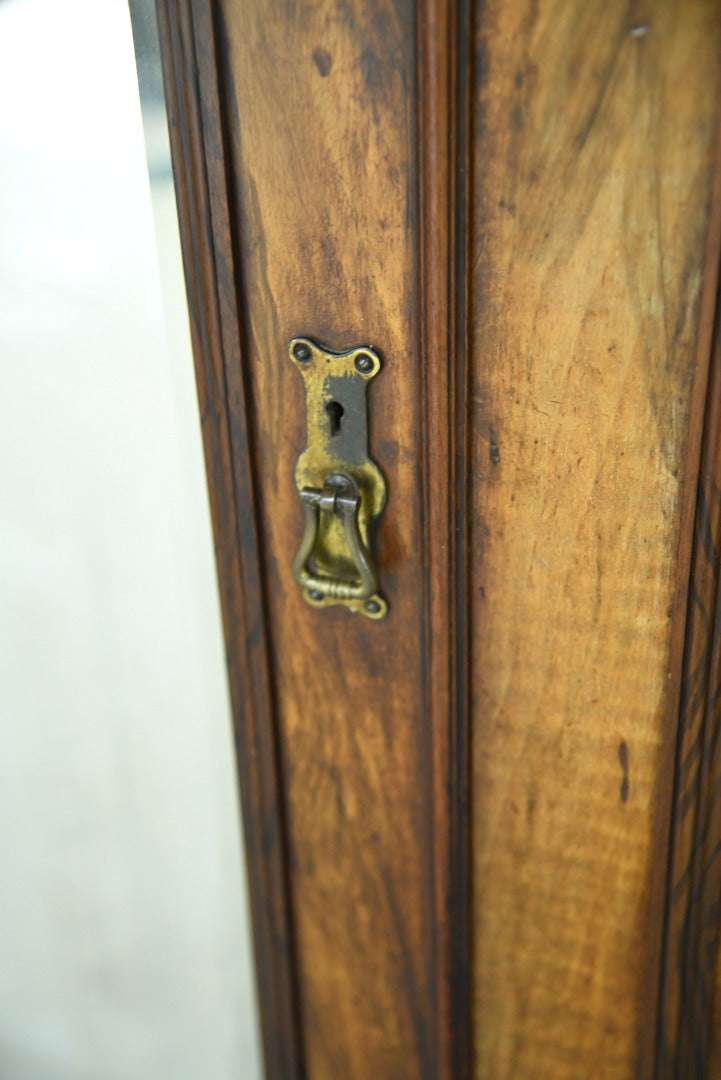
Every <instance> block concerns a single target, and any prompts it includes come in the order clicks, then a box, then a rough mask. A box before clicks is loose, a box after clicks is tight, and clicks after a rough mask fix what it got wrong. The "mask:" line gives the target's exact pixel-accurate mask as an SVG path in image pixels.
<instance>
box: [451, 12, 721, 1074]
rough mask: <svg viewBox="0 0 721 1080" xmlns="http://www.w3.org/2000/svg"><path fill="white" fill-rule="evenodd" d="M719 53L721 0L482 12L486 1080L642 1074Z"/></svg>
mask: <svg viewBox="0 0 721 1080" xmlns="http://www.w3.org/2000/svg"><path fill="white" fill-rule="evenodd" d="M720 45H721V10H720V9H719V7H718V5H715V4H707V3H700V2H677V3H674V2H663V3H659V4H654V5H653V6H652V7H649V8H642V7H641V6H640V5H633V4H631V5H629V4H626V3H615V2H611V3H609V2H607V0H605V2H602V3H601V2H589V3H584V4H570V5H569V4H567V3H561V2H549V3H545V4H534V3H530V2H529V3H512V4H506V3H502V2H501V0H491V2H489V3H486V4H484V5H483V6H482V7H479V9H478V12H477V19H476V35H475V52H476V58H477V82H476V93H475V100H474V109H475V127H474V161H475V175H474V187H473V191H474V218H473V221H474V253H473V294H474V320H473V336H472V341H473V348H472V365H473V386H474V404H473V419H472V430H473V450H472V461H473V470H472V475H473V491H472V506H473V525H472V540H473V612H472V625H473V638H472V641H473V649H472V657H473V682H472V688H473V690H472V692H473V714H472V716H473V719H472V757H473V795H472V804H473V890H474V891H473V912H474V934H475V936H474V950H473V955H474V1033H475V1074H476V1076H477V1077H478V1080H491V1078H492V1080H506V1078H508V1080H510V1078H513V1080H525V1078H531V1077H533V1078H537V1077H539V1076H540V1077H543V1078H544V1080H561V1078H564V1080H565V1078H567V1080H577V1078H578V1077H579V1076H580V1075H584V1076H585V1075H588V1076H590V1075H592V1076H593V1077H594V1078H595V1080H624V1078H631V1077H634V1078H642V1077H648V1076H650V1075H652V1073H653V1070H654V1056H655V1055H654V1040H655V1026H656V1016H657V1012H656V1002H657V999H658V988H659V973H660V948H661V940H662V922H663V909H664V904H663V898H664V894H665V886H664V875H665V872H666V852H667V839H668V829H669V815H670V801H671V793H672V787H673V783H672V775H673V755H674V750H675V737H676V726H677V717H678V685H679V683H680V675H681V650H682V643H683V632H684V625H685V595H686V590H687V582H688V569H689V557H690V546H691V538H692V523H693V506H694V501H695V491H696V476H697V470H698V458H699V445H700V434H701V426H702V416H703V397H704V393H705V385H706V370H707V365H708V356H709V347H710V343H709V338H710V327H711V323H712V312H713V293H714V290H715V277H716V270H717V259H718V222H717V220H716V217H715V215H712V213H711V207H712V205H713V198H712V195H713V191H714V177H715V175H716V173H717V151H716V147H717V143H716V130H717V124H718V116H719V100H720V98H719V89H721V87H720V86H719V82H720V77H721V65H719V62H718V57H719V46H720ZM709 260H711V261H709Z"/></svg>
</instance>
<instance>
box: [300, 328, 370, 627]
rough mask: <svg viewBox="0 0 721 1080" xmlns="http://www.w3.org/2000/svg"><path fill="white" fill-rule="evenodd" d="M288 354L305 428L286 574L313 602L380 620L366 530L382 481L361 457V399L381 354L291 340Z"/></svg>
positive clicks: (364, 418)
mask: <svg viewBox="0 0 721 1080" xmlns="http://www.w3.org/2000/svg"><path fill="white" fill-rule="evenodd" d="M289 353H290V358H291V360H292V361H293V363H294V364H295V366H296V367H297V368H298V370H299V371H300V372H301V374H302V375H303V381H304V383H305V394H306V415H307V428H308V438H307V446H306V448H305V450H304V451H303V453H302V454H301V455H300V457H299V458H298V461H297V463H296V467H295V484H296V488H297V490H298V494H299V496H300V499H301V502H302V503H303V505H304V507H305V514H306V524H305V532H304V534H303V539H302V540H301V543H300V547H299V548H298V552H297V554H296V556H295V559H294V560H293V576H294V577H295V580H296V581H297V582H298V584H299V585H300V586H301V587H302V589H303V595H304V596H305V599H306V601H307V602H308V603H309V604H310V605H311V606H312V607H328V606H330V605H332V604H344V605H345V606H346V607H348V608H350V609H351V610H352V611H360V612H362V613H363V614H364V615H367V616H368V618H370V619H382V618H383V617H384V616H385V615H386V614H387V612H388V605H387V603H386V601H385V600H384V599H383V597H382V596H381V595H380V594H379V592H378V579H377V574H376V571H375V569H374V567H373V563H372V559H371V555H370V534H371V526H372V522H373V519H374V518H376V517H377V515H378V514H379V513H380V512H381V510H382V509H383V506H384V504H385V497H386V486H385V481H384V479H383V474H382V473H381V471H380V469H379V468H378V466H377V465H376V463H375V461H373V460H372V458H370V457H369V456H368V407H367V399H366V383H367V382H369V380H370V379H372V378H373V377H374V375H376V374H377V373H378V371H380V366H381V363H380V359H379V357H378V355H377V353H376V352H375V351H374V350H373V349H370V348H357V349H351V350H350V352H347V353H333V352H329V351H328V350H327V349H323V348H322V347H321V346H319V345H316V344H315V343H314V342H313V341H310V340H309V339H308V338H294V339H293V340H292V341H291V343H290V348H289Z"/></svg>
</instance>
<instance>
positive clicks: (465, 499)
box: [159, 0, 721, 1080]
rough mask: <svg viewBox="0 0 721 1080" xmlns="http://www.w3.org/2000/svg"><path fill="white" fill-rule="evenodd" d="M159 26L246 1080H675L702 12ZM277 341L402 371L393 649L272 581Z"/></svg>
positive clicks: (716, 78)
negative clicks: (200, 432)
mask: <svg viewBox="0 0 721 1080" xmlns="http://www.w3.org/2000/svg"><path fill="white" fill-rule="evenodd" d="M159 12H160V15H161V37H162V41H163V48H164V53H165V68H166V72H165V74H166V85H167V87H168V91H169V98H170V115H171V131H172V136H173V147H174V156H175V161H176V169H177V181H178V191H179V195H180V202H181V228H182V234H183V243H184V250H185V257H186V274H187V277H188V287H189V296H190V306H191V319H192V324H193V334H194V342H195V352H196V363H197V372H198V383H199V394H200V401H201V411H202V417H203V428H204V436H205V442H206V455H207V461H208V476H209V486H210V489H211V501H212V505H213V513H214V522H215V530H216V541H217V549H218V567H219V579H220V583H221V595H222V599H223V610H224V618H225V629H226V640H227V647H228V658H229V668H230V674H231V690H232V696H233V703H234V715H235V720H236V731H237V747H238V762H239V769H240V775H241V786H242V791H243V816H244V822H245V828H246V835H247V837H248V845H247V846H248V856H249V863H250V878H251V885H252V899H253V911H254V923H255V938H256V950H257V961H258V970H259V990H260V999H261V1010H262V1015H263V1024H264V1043H265V1053H266V1063H267V1071H268V1078H269V1080H281V1078H282V1080H286V1078H290V1080H293V1078H294V1077H296V1078H300V1077H306V1076H307V1077H309V1078H310V1080H326V1078H331V1077H332V1078H333V1080H336V1078H337V1077H341V1076H342V1077H344V1078H349V1080H366V1078H370V1077H372V1078H373V1080H386V1078H387V1080H397V1078H400V1077H402V1078H404V1080H406V1078H408V1080H411V1078H425V1080H436V1078H442V1080H467V1078H468V1077H470V1076H471V1075H472V1076H473V1077H474V1078H475V1080H506V1078H508V1080H510V1078H513V1080H524V1078H526V1077H533V1078H534V1080H535V1078H537V1077H542V1078H543V1080H566V1078H568V1080H577V1078H578V1077H579V1076H580V1075H587V1074H588V1075H593V1076H594V1077H595V1078H596V1080H625V1078H632V1077H633V1078H635V1080H646V1078H650V1077H651V1076H653V1075H657V1076H658V1077H659V1080H667V1078H670V1077H674V1080H676V1078H681V1077H684V1080H685V1077H686V1075H687V1072H685V1071H684V1070H685V1069H687V1065H686V1064H685V1063H687V1062H689V1061H691V1059H692V1058H693V1056H694V1054H695V1047H696V1046H697V1045H698V1044H699V1036H698V1034H697V1033H698V1031H700V1030H701V1029H703V1031H704V1032H707V1031H708V1029H709V1025H711V1026H713V1020H712V1014H711V997H710V992H709V993H707V992H706V990H707V989H708V985H709V983H710V972H711V969H712V967H713V955H712V951H710V952H708V953H705V954H704V956H703V964H705V965H706V966H705V974H704V979H705V982H704V983H703V985H702V984H701V983H696V982H694V977H695V973H696V971H697V970H698V968H699V965H701V964H702V958H701V957H702V952H703V948H702V946H705V945H706V944H708V943H712V945H715V940H716V939H715V931H714V930H713V928H711V929H710V930H709V929H708V927H709V925H710V924H709V920H712V918H713V915H714V911H715V909H714V906H713V905H714V897H715V896H716V892H717V883H716V877H715V874H716V870H715V869H714V867H715V863H714V864H711V863H709V862H708V858H707V849H706V847H704V846H703V845H704V844H706V843H707V840H706V839H704V838H706V837H707V836H709V837H710V836H711V835H712V834H713V835H715V830H716V828H717V823H716V821H715V813H716V810H715V796H714V792H715V786H714V785H715V780H714V777H715V771H714V770H715V769H716V764H715V756H714V755H715V754H716V742H715V739H716V734H717V720H718V717H717V712H715V711H714V709H715V705H714V704H713V702H714V699H713V695H712V694H711V692H710V691H709V693H707V695H706V697H705V698H704V705H703V708H702V710H701V711H702V712H703V714H704V716H705V717H706V719H705V720H704V721H703V723H704V724H705V727H704V729H703V731H704V734H703V739H704V740H705V741H706V743H708V746H707V751H706V753H705V754H702V755H701V756H700V758H699V762H698V766H699V771H698V775H699V776H700V777H702V780H700V781H699V782H696V779H695V778H694V777H695V774H694V776H691V774H690V773H688V769H687V770H686V771H684V769H686V766H685V764H684V763H685V762H687V760H688V759H689V753H688V751H689V749H690V745H691V743H693V740H694V739H695V734H694V731H695V730H696V729H695V728H694V724H696V719H693V720H689V719H687V718H686V712H685V711H684V710H686V709H687V707H688V702H689V701H690V700H691V697H690V696H689V693H688V692H685V694H684V696H683V697H682V699H681V709H682V717H683V718H684V719H683V723H682V725H681V728H680V729H679V724H678V717H679V695H680V688H681V680H682V670H683V664H682V661H683V646H684V640H685V639H686V640H687V643H689V644H688V645H687V652H686V664H687V667H686V685H687V686H689V685H691V684H690V683H689V681H688V680H689V677H691V676H690V675H689V673H690V672H693V671H695V670H696V667H694V666H693V664H694V663H695V660H694V658H695V657H696V652H697V648H701V649H703V648H704V646H703V645H702V644H701V640H702V639H701V637H700V636H699V634H698V633H697V630H695V629H694V627H695V626H696V625H697V624H696V623H695V622H694V619H698V616H699V613H701V614H702V612H701V609H699V612H696V614H694V612H695V611H696V609H695V608H694V604H693V603H692V607H691V617H690V622H689V631H688V637H687V636H686V600H687V595H688V581H689V567H690V563H691V548H692V541H693V535H694V532H693V523H694V514H695V507H696V481H697V474H698V469H699V459H700V456H701V437H702V429H703V423H704V403H705V395H706V385H707V369H708V360H709V355H710V336H711V326H712V321H713V311H714V297H715V289H716V281H717V276H718V274H717V272H718V261H719V225H720V222H719V209H720V208H721V198H720V197H719V180H720V179H721V171H720V170H719V167H718V165H719V161H718V139H717V130H718V121H719V109H720V106H719V101H721V97H720V95H719V91H720V90H721V63H719V59H718V57H719V55H721V50H720V46H721V8H720V7H719V6H718V5H717V4H715V3H712V2H704V0H675V2H674V0H661V2H659V3H658V4H656V5H655V6H654V8H653V12H652V13H644V12H642V11H641V10H640V9H638V11H636V9H635V8H634V7H629V5H627V4H626V3H623V4H622V3H620V0H619V2H615V0H611V2H608V0H606V2H604V3H601V2H600V0H592V2H590V3H589V2H584V3H583V4H581V3H580V2H579V3H576V2H575V0H574V2H573V3H570V4H569V3H566V2H562V0H548V2H547V3H543V4H535V3H531V2H530V0H514V2H512V3H505V2H502V0H487V2H486V3H484V4H482V5H481V4H478V5H472V4H470V0H456V2H453V3H451V2H448V3H446V2H445V0H417V2H416V3H413V2H412V0H397V2H395V3H394V2H392V0H348V2H344V3H336V2H333V0H303V2H300V3H294V4H277V5H268V4H266V3H263V2H261V0H242V2H240V0H159ZM298 335H300V336H308V337H311V338H315V339H317V340H318V341H319V342H321V343H322V344H323V345H325V346H328V347H331V348H336V349H348V348H351V347H353V346H356V345H359V344H363V343H365V344H367V345H372V346H373V347H375V348H376V349H377V350H378V351H379V352H380V354H381V355H382V357H383V361H384V366H383V370H382V371H381V372H380V374H379V375H378V377H377V378H376V379H375V380H374V382H373V385H372V387H371V388H370V391H369V400H370V450H371V453H372V454H373V456H374V457H375V458H376V460H377V461H378V463H379V464H380V466H381V468H382V469H383V471H384V475H385V477H386V480H387V483H388V504H387V508H386V510H385V511H384V514H383V516H382V518H381V519H380V527H379V530H378V534H377V537H376V555H377V561H378V564H379V567H380V574H381V585H382V589H383V592H384V594H385V595H387V597H388V599H389V601H390V615H389V617H388V619H387V620H386V621H385V622H383V623H372V622H369V621H368V620H365V619H362V618H360V617H354V616H352V615H350V614H349V613H348V612H347V611H345V610H344V609H342V608H338V609H331V610H326V611H322V612H318V611H314V610H312V609H310V608H309V607H308V606H306V604H305V603H304V602H303V599H302V596H301V593H300V590H299V589H298V587H297V586H296V585H295V583H294V582H293V580H292V576H291V561H292V557H293V554H294V551H295V548H296V546H297V544H298V541H299V539H300V536H301V533H302V529H303V511H302V508H301V506H300V502H299V500H298V496H297V493H296V491H295V487H294V484H293V466H294V463H295V460H296V458H297V456H298V454H299V452H300V451H301V450H302V449H303V447H304V445H305V416H304V394H303V386H302V380H301V378H300V376H299V375H298V372H297V371H296V370H295V368H294V366H293V364H292V363H291V362H290V360H289V359H288V354H287V347H288V342H289V340H290V339H291V338H292V337H294V336H298ZM713 385H714V386H715V385H716V384H715V383H714V384H713ZM713 393H716V391H715V390H714V391H713ZM709 410H710V411H709V413H708V416H709V417H711V418H713V415H715V414H714V413H713V408H712V406H711V405H709ZM713 422H714V421H713V419H708V418H707V421H706V425H707V427H706V430H707V434H706V442H705V446H706V450H705V451H704V458H703V461H704V470H705V472H704V474H703V475H704V476H706V474H707V473H708V471H709V469H710V468H711V466H710V465H709V462H710V461H711V460H712V458H713V452H712V451H711V450H709V447H710V446H711V444H712V442H713V434H712V433H713V430H714V429H713V426H712V425H713ZM714 445H715V444H714ZM714 460H715V459H714ZM713 468H715V466H713ZM711 471H713V469H712V470H711ZM715 475H716V474H715V473H714V476H715ZM714 482H715V481H714ZM707 483H708V481H707V480H704V484H707ZM702 490H703V491H704V492H706V493H707V494H708V491H710V490H711V489H710V488H709V489H708V491H707V488H703V489H702ZM714 490H715V489H714ZM710 498H711V497H710V496H709V499H710ZM699 505H700V506H701V509H702V510H703V504H702V503H700V504H699ZM709 505H710V503H709ZM714 513H716V511H713V512H711V511H710V518H709V520H711V519H712V518H713V514H714ZM713 520H715V518H714V519H713ZM702 525H703V521H702V516H699V532H698V536H699V537H704V536H706V535H707V532H704V530H703V528H702ZM707 531H708V530H707ZM712 531H713V530H712ZM701 548H703V544H700V543H697V546H696V556H695V558H696V563H695V564H694V565H695V566H696V570H695V573H696V578H695V581H696V582H697V585H698V587H699V588H701V591H702V592H703V593H704V596H705V597H706V599H705V600H703V603H702V606H703V611H705V612H706V614H707V615H708V616H709V618H710V611H711V605H712V602H713V601H712V593H713V588H714V587H715V586H714V583H717V575H718V565H717V562H714V558H716V556H715V555H714V554H713V552H712V553H711V555H709V556H708V559H707V564H706V566H705V567H702V565H701V564H700V563H699V562H698V559H699V558H700V557H701ZM704 550H705V548H704ZM709 550H711V549H709ZM714 575H716V576H714ZM694 603H695V601H694ZM699 625H700V624H699ZM704 625H705V624H704ZM709 625H710V624H709ZM708 632H709V631H708V630H707V633H708ZM694 635H695V636H694ZM708 640H711V638H709V639H708ZM713 640H715V639H713ZM704 656H705V659H704V663H708V662H709V661H708V657H707V656H706V654H704ZM714 662H715V661H714ZM689 664H691V665H692V666H691V667H689ZM710 670H711V669H709V672H710ZM692 681H693V680H692ZM712 683H713V677H712V675H711V674H709V676H708V679H707V682H706V685H707V686H711V685H712ZM699 715H700V713H695V714H694V716H695V717H696V716H699ZM698 730H699V731H700V728H699V729H698ZM689 740H691V743H689ZM677 750H678V759H677V760H678V770H677V776H678V779H677V781H676V791H677V797H676V801H675V803H674V799H673V793H674V768H675V765H674V762H675V755H676V751H677ZM687 773H688V775H687ZM687 785H690V787H688V790H689V791H691V792H692V793H691V794H690V795H689V796H688V797H687V796H686V795H685V794H684V793H685V791H686V790H687ZM687 803H689V805H691V804H692V809H691V811H690V813H691V817H690V818H689V817H688V816H687V807H686V804H687ZM672 804H673V805H674V807H675V809H674V811H673V812H674V814H675V817H674V819H673V820H674V825H673V842H674V843H673V858H672V859H671V860H669V840H670V838H671V836H672ZM690 822H692V824H693V827H692V828H691V826H690V824H689V823H690ZM699 837H701V838H702V840H703V844H699ZM702 852H703V855H702V854H701V853H702ZM684 860H686V863H688V862H689V860H690V862H691V863H692V864H693V867H694V869H693V871H692V873H693V875H695V877H694V881H695V882H696V883H697V884H698V883H702V887H701V893H702V895H701V893H699V891H698V888H696V885H694V886H693V888H692V887H691V886H690V885H689V886H688V888H687V886H686V884H683V886H682V887H681V889H680V890H679V888H678V881H679V880H681V879H683V881H684V882H686V881H687V875H686V876H684V875H685V869H684V866H685V863H684ZM688 881H690V878H688ZM694 890H695V891H694ZM681 893H683V895H684V896H685V899H683V897H682V898H681V899H680V900H677V894H678V896H680V895H681ZM697 896H700V897H701V900H700V907H698V909H697V910H696V909H694V908H693V903H694V902H695V901H694V897H697ZM674 905H676V906H674ZM684 920H686V921H684ZM689 920H691V921H689ZM691 922H693V928H692V930H688V929H684V927H687V926H690V925H691ZM684 935H685V936H684ZM664 942H665V943H666V944H665V952H664V951H663V949H664ZM680 949H682V951H683V956H684V963H685V964H686V968H685V969H683V970H682V974H679V971H680V970H681V969H679V967H678V965H677V964H675V962H674V959H673V957H674V955H676V956H678V955H680V953H679V950H680ZM664 957H665V961H664ZM683 971H685V974H683ZM684 979H685V980H686V983H684V982H683V980H684ZM691 985H693V987H694V988H695V990H694V993H695V991H696V990H698V993H695V996H694V994H692V993H690V991H689V990H688V987H689V986H691ZM684 987H686V988H684ZM699 1017H700V1020H699ZM699 1024H700V1025H701V1026H700V1027H699ZM704 1025H705V1026H704ZM704 1037H705V1036H704ZM714 1045H715V1044H714V1041H713V1038H712V1040H711V1058H710V1059H709V1060H713V1054H714V1053H715V1051H714ZM657 1051H658V1056H657ZM679 1063H680V1064H679ZM688 1067H689V1068H690V1066H688ZM668 1068H671V1072H668ZM589 1070H593V1071H592V1073H591V1072H589ZM673 1070H675V1071H673ZM688 1075H689V1076H691V1075H694V1076H695V1075H696V1074H691V1073H688ZM698 1075H699V1076H700V1075H702V1073H698Z"/></svg>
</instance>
